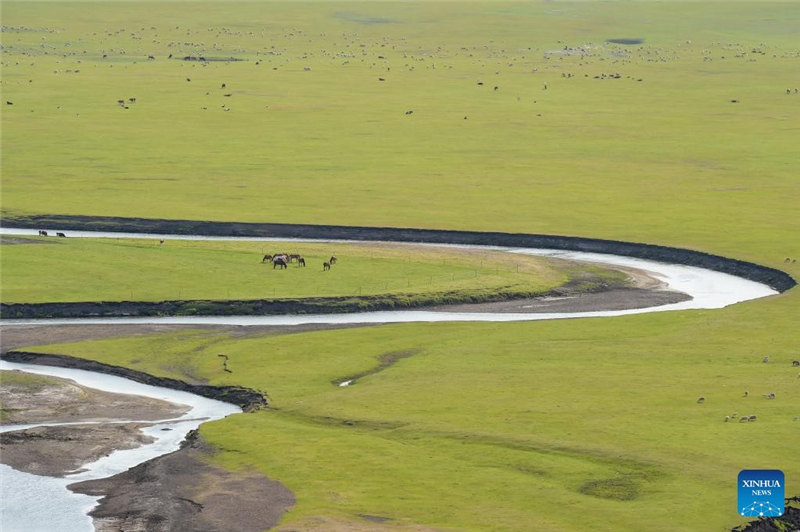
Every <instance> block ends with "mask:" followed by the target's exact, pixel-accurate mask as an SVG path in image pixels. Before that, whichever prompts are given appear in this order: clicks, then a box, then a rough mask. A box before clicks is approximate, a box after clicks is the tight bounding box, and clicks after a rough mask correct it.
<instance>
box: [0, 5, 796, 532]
mask: <svg viewBox="0 0 800 532" xmlns="http://www.w3.org/2000/svg"><path fill="white" fill-rule="evenodd" d="M1 7H2V18H3V31H2V44H3V52H2V64H1V65H0V66H1V67H2V84H0V89H2V103H3V105H2V169H1V170H0V177H2V215H3V218H4V223H5V224H9V225H10V224H11V223H12V222H13V220H14V218H15V217H17V216H25V215H31V214H37V213H46V214H80V215H114V216H139V217H153V218H174V219H196V220H221V221H252V222H297V223H314V224H337V225H364V226H367V225H375V226H396V227H428V228H442V229H469V230H499V231H509V232H532V233H551V234H565V235H575V236H586V237H597V238H614V239H621V240H627V241H638V242H648V243H653V244H662V245H672V246H678V247H686V248H692V249H698V250H702V251H706V252H709V253H715V254H721V255H726V256H729V257H733V258H738V259H743V260H749V261H753V262H757V263H760V264H764V265H768V266H773V267H778V268H781V269H784V270H785V271H787V272H789V273H790V274H792V275H793V276H795V277H796V278H797V277H798V276H800V267H799V266H798V263H796V262H791V261H790V262H785V259H786V258H789V259H792V258H794V259H797V258H800V238H798V234H800V219H799V218H798V216H797V212H798V207H800V201H799V200H800V179H798V175H797V168H798V162H800V159H799V158H798V149H797V147H798V146H800V128H798V124H800V93H796V92H795V88H800V44H798V40H797V32H796V29H797V27H798V26H799V25H800V9H798V7H797V4H796V3H794V2H762V1H752V2H703V1H692V2H645V1H642V2H627V1H623V2H513V3H507V2H403V3H398V2H353V3H345V2H319V3H317V2H298V3H290V2H281V3H260V2H215V3H199V2H180V3H171V2H147V3H144V2H142V3H139V2H91V3H78V2H54V3H49V2H13V1H11V2H3V3H2V6H1ZM609 39H616V40H618V39H634V40H641V41H642V42H640V43H637V44H615V43H610V42H607V40H609ZM170 54H172V58H169V55H170ZM148 56H152V57H153V59H149V58H148ZM187 56H188V57H193V58H199V57H200V56H203V57H205V58H206V59H209V60H207V61H199V60H192V61H184V60H182V58H183V57H187ZM231 57H233V58H236V59H239V60H238V61H221V60H210V59H223V58H231ZM640 80H641V81H640ZM223 84H225V86H224V87H223ZM787 89H788V93H787ZM130 98H135V99H136V101H135V102H132V101H130V100H129V99H130ZM118 100H122V101H123V104H122V105H120V104H118V103H117V101H118ZM7 102H11V104H8V103H7ZM126 107H127V108H126ZM408 111H413V113H410V114H407V112H408ZM101 245H103V246H106V245H107V246H113V245H120V246H121V245H122V244H115V243H111V242H109V243H105V244H99V243H91V242H86V243H83V242H80V243H73V242H72V241H70V242H69V246H70V247H69V248H67V247H64V248H60V249H64V250H67V251H65V252H64V253H50V254H48V255H47V256H46V257H43V256H42V254H43V253H44V252H45V250H44V249H40V248H48V249H55V248H54V246H51V245H48V246H44V245H41V246H39V245H36V246H33V245H31V246H3V247H2V250H0V251H1V252H2V255H3V258H2V261H3V262H2V268H3V274H2V275H3V277H2V281H3V298H4V301H5V300H6V298H11V299H14V298H18V297H21V298H34V297H35V298H43V299H48V300H50V299H55V298H59V297H65V298H70V297H76V296H75V293H76V292H77V293H82V292H83V293H89V294H90V295H91V293H96V294H98V293H100V292H103V291H106V290H111V288H110V287H108V286H106V285H107V284H108V283H102V282H98V281H91V282H90V281H86V280H85V279H84V278H83V277H80V276H81V275H83V273H81V272H80V271H79V270H80V268H79V267H76V266H75V264H76V262H75V258H76V257H81V256H84V254H85V256H87V257H95V259H96V258H97V256H98V255H92V254H100V248H99V247H97V246H101ZM137 245H139V244H136V243H126V244H125V246H130V247H131V249H124V250H123V249H118V250H116V252H115V253H116V257H117V258H115V259H114V261H116V260H117V259H124V260H126V261H127V262H128V263H129V264H130V265H131V271H130V272H115V271H113V270H115V269H116V264H118V262H114V263H111V262H107V263H102V264H100V265H98V267H100V268H101V270H102V272H104V273H109V272H113V275H115V276H117V275H119V276H121V277H114V279H119V281H118V282H120V283H121V284H123V283H128V284H131V283H134V284H135V279H139V278H141V279H148V280H151V278H150V277H139V276H140V275H141V276H143V275H145V274H144V273H143V272H142V271H141V270H140V269H138V268H139V267H140V266H142V265H148V266H151V267H152V268H153V269H154V268H156V266H157V262H155V261H160V260H163V256H164V253H163V252H165V251H168V252H171V253H175V255H173V257H174V258H172V259H170V262H169V263H168V264H170V265H174V266H175V268H176V269H178V268H183V267H184V266H182V264H186V266H185V267H186V268H190V267H191V266H190V265H191V264H192V257H193V256H194V254H199V253H198V252H197V250H196V249H194V248H192V247H191V246H190V245H188V244H187V247H186V248H180V249H177V248H174V249H173V246H172V243H169V246H166V247H165V248H163V249H158V248H157V247H156V246H154V245H153V243H152V242H150V243H147V244H141V245H140V247H139V248H137V247H136V246H137ZM192 245H195V244H192ZM196 245H197V246H206V247H204V248H203V254H204V255H206V257H211V259H210V260H209V262H203V263H202V264H203V266H202V267H200V268H196V270H195V271H193V272H192V274H191V276H192V279H188V280H187V279H182V280H180V281H176V283H185V285H178V284H176V285H175V286H185V287H186V288H185V289H186V290H189V287H195V288H196V287H198V286H203V285H205V287H204V288H203V290H204V293H211V292H212V291H215V290H216V291H218V292H219V293H220V294H221V293H222V291H223V290H225V291H227V290H228V289H230V290H239V289H240V282H241V283H242V284H241V287H244V286H245V285H244V281H242V280H241V279H243V278H245V276H244V274H242V275H241V276H239V277H237V279H233V276H229V274H228V273H226V272H223V271H220V269H217V270H215V269H214V268H216V267H217V266H215V265H216V264H221V263H219V262H218V260H221V259H218V255H219V254H224V255H225V256H226V257H228V259H226V260H230V261H232V262H234V261H238V260H241V264H240V265H239V266H234V265H233V264H232V263H231V265H230V268H234V267H236V268H245V269H247V271H251V269H252V271H254V272H257V273H255V274H254V275H255V276H257V277H253V279H252V280H250V281H248V283H249V282H252V283H254V284H253V285H248V286H258V288H257V290H267V291H268V290H269V287H270V285H269V284H267V283H270V282H272V279H273V276H272V274H273V272H272V271H271V270H270V271H268V272H266V273H264V272H263V271H262V269H261V267H262V265H260V264H258V261H259V260H260V257H259V256H258V254H259V253H260V252H261V250H246V249H236V250H235V253H234V249H233V248H223V249H224V251H220V249H219V248H218V247H217V246H219V244H214V243H209V244H196ZM228 245H230V246H233V244H228ZM71 246H76V247H75V248H72V247H71ZM84 246H85V247H84ZM93 246H95V247H93ZM337 246H338V245H337ZM34 248H35V249H34ZM336 252H337V253H338V254H339V255H342V254H343V253H341V252H340V250H339V249H338V248H337V250H336ZM311 253H312V252H311V251H309V254H311ZM327 253H329V252H328V251H327V250H326V251H325V252H324V253H322V252H321V251H320V254H319V256H320V257H323V256H324V254H327ZM353 253H355V251H353ZM215 257H216V258H215ZM235 257H236V258H235ZM245 259H246V260H245ZM203 260H205V259H203ZM370 260H372V259H371V258H370ZM515 260H518V259H517V258H516V257H515ZM363 261H364V264H365V266H364V267H365V268H368V269H369V268H372V264H377V262H378V259H377V258H376V259H375V261H376V262H374V263H372V262H369V261H368V260H367V258H366V257H365V258H364V259H363ZM95 262H96V260H95ZM120 262H122V261H121V260H120ZM421 262H423V263H425V262H426V261H421ZM380 263H381V265H382V266H385V267H387V268H389V269H390V270H391V271H393V272H394V273H392V274H391V276H393V277H396V276H400V277H401V278H402V276H404V275H409V276H414V278H417V277H418V278H420V279H424V278H425V277H426V276H433V275H438V274H439V272H441V273H442V278H443V279H444V285H446V286H448V287H449V286H450V283H452V282H454V281H455V279H453V278H451V280H450V281H449V282H448V281H447V280H446V276H447V275H448V274H451V275H452V274H453V272H454V271H456V270H455V269H454V268H456V266H455V265H454V264H453V263H449V262H448V263H447V264H440V261H439V259H431V260H428V261H427V263H426V264H420V265H416V266H414V268H413V273H410V272H411V267H410V266H409V265H408V263H405V262H403V259H402V258H400V259H398V258H397V257H394V258H392V257H381V258H380ZM225 264H229V263H225ZM23 265H25V266H23ZM478 267H480V265H478ZM37 269H41V270H38V271H54V270H58V271H63V273H62V275H61V277H62V281H63V279H64V278H69V279H70V280H72V279H74V280H75V281H74V282H73V281H68V282H67V281H65V282H64V283H63V284H64V287H65V291H60V290H61V289H60V288H58V287H54V286H49V285H48V286H47V287H46V288H45V289H44V290H39V289H38V288H36V287H34V286H32V284H33V283H32V282H31V280H32V279H31V278H30V277H26V276H28V275H29V273H28V270H37ZM62 269H63V270H62ZM145 269H147V268H145ZM169 269H170V270H172V266H170V268H169ZM466 269H467V270H469V271H473V270H474V269H475V265H474V264H473V265H472V266H470V267H467V268H466ZM343 270H344V269H341V270H339V269H337V270H335V271H334V274H335V275H340V271H341V272H343ZM177 271H181V270H180V269H178V270H177ZM233 271H234V270H231V272H233ZM236 271H244V270H236ZM387 271H388V270H387ZM434 271H435V272H436V273H433V272H434ZM172 272H173V274H174V273H175V270H172ZM407 272H409V273H407ZM274 273H276V274H279V273H281V272H274ZM285 273H288V275H292V276H299V275H300V272H298V271H296V270H292V271H289V272H285ZM309 273H310V272H309ZM314 273H317V272H314ZM487 273H491V272H487ZM511 273H512V272H511V269H509V275H511ZM543 273H544V272H537V275H539V274H543ZM288 275H287V277H286V278H288ZM320 275H321V272H320ZM495 275H499V272H498V273H496V274H495ZM206 276H210V277H211V278H213V279H214V282H213V283H211V284H209V283H208V282H207V281H206V280H205V279H207V278H208V277H206ZM513 276H516V271H515V270H514V271H513ZM477 279H478V280H482V279H484V276H478V277H477ZM123 280H124V281H123ZM223 280H224V281H223ZM295 280H296V281H297V282H298V285H297V286H300V285H301V284H304V283H303V282H301V280H300V279H299V278H297V279H295ZM403 280H405V279H403ZM485 280H486V281H487V282H490V283H493V282H495V281H498V282H502V283H504V282H506V280H505V279H499V278H497V277H492V275H487V276H486V277H485ZM473 281H474V279H473ZM541 281H542V282H544V283H549V282H553V279H550V278H548V277H547V276H546V275H543V276H542V277H541ZM262 282H263V283H264V284H261V283H262ZM293 282H295V281H293ZM356 282H358V281H356V280H353V279H351V280H348V281H346V283H347V286H349V289H350V290H353V289H354V287H355V284H354V283H356ZM526 282H533V281H532V280H531V279H528V280H526ZM84 283H85V284H84ZM342 283H343V285H342V286H344V283H345V281H342ZM139 284H144V283H139ZM168 284H169V286H166V285H156V286H155V287H154V288H153V290H152V292H150V293H146V292H145V290H148V289H147V288H145V287H137V286H131V287H129V286H128V285H125V290H126V292H127V291H128V290H135V292H134V296H136V298H140V297H141V298H150V297H152V298H161V297H162V296H160V295H159V294H163V298H165V299H167V298H172V297H174V296H173V295H172V293H173V292H174V288H172V286H173V284H172V283H168ZM67 285H72V288H71V290H73V293H71V294H70V293H67V290H66V287H67ZM444 285H443V286H444ZM487 286H488V287H491V286H495V285H491V284H490V285H487ZM19 287H22V288H21V291H20V292H14V290H16V289H17V288H19ZM162 287H163V288H162ZM227 287H230V288H227ZM312 287H313V285H311V286H306V287H305V289H308V290H313V288H312ZM140 290H141V292H140ZM254 290H256V289H255V288H254ZM137 294H139V295H137ZM181 294H183V292H181ZM128 295H129V294H127V293H123V294H122V296H121V297H126V298H127V297H128ZM96 297H100V296H99V295H97V296H96ZM109 297H117V296H109ZM182 297H186V296H185V295H183V296H182ZM231 297H232V296H231ZM798 315H800V296H798V291H797V289H793V290H791V291H789V292H787V293H784V294H781V295H779V296H774V297H770V298H766V299H762V300H758V301H751V302H748V303H744V304H738V305H734V306H732V307H729V308H725V309H720V310H714V311H682V312H665V313H654V314H651V315H637V316H629V317H618V318H608V319H587V320H565V321H554V322H532V323H503V324H488V323H482V324H479V323H470V324H404V325H390V326H373V327H366V328H358V329H347V330H330V331H318V332H305V333H297V334H287V335H280V336H278V335H269V334H266V333H265V334H260V333H255V332H251V333H250V334H249V335H248V336H247V337H241V336H236V337H233V336H228V335H226V334H225V333H220V332H219V331H203V330H196V331H184V332H181V333H172V334H162V335H153V336H148V337H135V338H134V337H132V338H125V339H115V340H96V341H93V342H82V343H76V344H69V345H52V346H47V347H41V348H38V349H39V350H41V351H43V352H44V351H46V352H57V353H65V354H70V355H73V356H81V357H87V358H92V359H97V360H102V361H104V362H110V363H114V364H123V365H126V366H130V367H134V368H136V369H140V370H142V371H147V372H150V373H153V374H157V375H166V376H171V377H176V378H182V379H186V380H193V381H198V382H206V381H207V382H209V383H211V384H240V385H244V386H250V387H254V388H257V389H260V390H264V391H265V392H266V393H267V394H268V395H269V397H270V400H271V405H272V408H270V409H268V410H265V411H261V412H258V413H254V414H247V415H239V416H233V417H231V418H228V419H225V420H221V421H218V422H215V423H210V424H207V425H204V426H203V427H202V428H201V432H202V434H203V436H204V437H205V438H206V439H207V440H208V441H209V442H211V443H212V444H213V445H215V446H217V447H218V448H219V450H220V451H219V453H218V454H217V455H216V456H215V458H214V460H215V461H216V462H217V463H219V464H222V465H225V466H227V467H230V468H255V469H257V470H260V471H263V472H264V473H266V474H268V475H269V476H270V477H271V478H273V479H275V480H278V481H280V482H282V483H284V484H286V486H288V487H289V488H290V489H291V490H292V491H293V492H294V493H295V495H296V497H297V505H296V507H295V508H294V509H293V510H291V511H290V512H289V513H288V514H287V515H286V516H285V518H284V521H283V523H282V526H284V525H285V528H287V529H304V528H308V529H310V528H315V527H316V528H325V523H327V524H328V525H329V526H328V528H335V527H336V526H339V527H343V528H346V527H350V528H351V529H359V527H360V528H362V529H370V530H374V529H378V528H380V527H385V528H386V529H398V530H400V529H404V528H407V529H414V530H418V529H426V528H434V529H443V530H614V531H617V530H636V531H638V530H681V531H683V530H727V529H730V527H732V526H735V525H738V524H741V523H743V522H745V520H744V519H742V518H739V517H738V515H737V513H736V476H737V474H738V472H739V471H740V470H742V469H749V468H777V469H781V470H783V471H784V473H785V474H786V484H787V485H786V492H787V495H789V494H791V495H798V494H800V480H799V479H800V460H798V458H797V448H798V444H800V421H794V419H795V418H796V417H798V416H800V378H798V374H797V368H793V367H792V365H791V361H792V360H793V359H795V360H796V359H800V351H798V347H797V346H798V340H800V335H799V334H798V332H797V316H798ZM219 353H225V354H228V356H229V357H230V358H229V367H230V368H231V369H232V371H233V373H230V374H228V373H225V372H224V371H223V368H222V367H221V366H220V359H219V358H218V357H217V354H219ZM765 355H769V356H770V357H771V361H770V363H768V364H764V363H762V362H761V360H762V357H763V356H765ZM385 360H390V361H394V364H393V365H391V366H389V367H387V368H384V369H382V371H379V372H377V373H373V374H369V372H370V371H371V370H373V369H375V368H377V367H379V366H380V365H381V362H382V361H385ZM367 374H368V375H367ZM354 375H366V376H364V377H361V378H359V379H358V381H357V383H356V384H355V385H353V386H350V387H344V388H342V387H338V386H335V385H334V384H333V383H334V382H337V381H338V380H340V379H342V378H347V377H351V376H354ZM744 391H749V395H750V397H747V398H745V397H744ZM771 392H774V393H775V394H776V399H774V400H768V399H765V398H764V397H762V394H768V393H771ZM699 396H704V397H705V398H706V401H705V403H703V404H697V402H696V399H697V398H698V397H699ZM733 413H736V414H739V415H751V414H754V415H757V416H758V421H757V422H755V423H734V422H729V423H725V421H724V419H725V416H732V415H733ZM365 515H367V516H382V517H387V518H390V519H392V520H391V521H386V522H384V523H383V524H379V523H376V522H372V521H367V520H365V518H364V517H363V516H365ZM320 523H322V525H320ZM334 525H335V526H334Z"/></svg>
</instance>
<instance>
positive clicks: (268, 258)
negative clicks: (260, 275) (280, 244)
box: [261, 253, 272, 263]
mask: <svg viewBox="0 0 800 532" xmlns="http://www.w3.org/2000/svg"><path fill="white" fill-rule="evenodd" d="M270 261H272V255H270V254H269V253H267V254H266V255H264V258H263V259H261V262H262V263H264V262H270Z"/></svg>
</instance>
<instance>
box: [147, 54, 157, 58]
mask: <svg viewBox="0 0 800 532" xmlns="http://www.w3.org/2000/svg"><path fill="white" fill-rule="evenodd" d="M147 58H148V59H155V58H156V56H154V55H148V56H147Z"/></svg>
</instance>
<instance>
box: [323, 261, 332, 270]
mask: <svg viewBox="0 0 800 532" xmlns="http://www.w3.org/2000/svg"><path fill="white" fill-rule="evenodd" d="M330 269H331V263H330V262H323V263H322V271H323V272H325V271H328V270H330Z"/></svg>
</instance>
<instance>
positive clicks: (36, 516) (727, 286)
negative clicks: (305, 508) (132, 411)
mask: <svg viewBox="0 0 800 532" xmlns="http://www.w3.org/2000/svg"><path fill="white" fill-rule="evenodd" d="M46 229H47V230H48V231H49V232H53V233H54V232H55V231H57V229H50V228H46ZM0 234H3V235H37V234H38V232H37V231H36V230H26V229H11V228H0ZM68 236H69V237H73V238H74V237H93V238H153V239H165V240H166V239H170V240H244V241H279V242H287V241H298V242H325V241H330V240H314V239H287V238H240V237H206V236H185V235H157V234H137V233H107V232H105V233H100V232H88V231H69V232H68ZM330 242H348V241H330ZM352 243H365V242H363V241H358V242H352ZM393 244H397V243H393ZM405 245H409V246H419V245H424V244H405ZM436 245H437V246H440V245H441V244H436ZM457 247H473V248H480V249H493V250H501V251H506V252H509V253H521V254H528V255H539V256H547V257H555V258H563V259H569V260H578V261H585V262H591V263H598V264H606V265H616V266H623V267H626V268H637V269H640V270H645V271H646V272H649V273H650V274H651V275H652V276H653V277H656V278H657V279H659V280H661V281H663V282H664V283H665V285H666V287H667V288H668V289H670V290H676V291H679V292H684V293H686V294H688V295H690V296H691V299H690V300H687V301H683V302H680V303H674V304H669V305H662V306H658V307H650V308H639V309H628V310H616V311H595V312H569V313H563V312H562V313H497V314H493V313H477V312H435V311H388V312H365V313H350V314H316V315H295V316H206V317H163V318H151V317H146V318H97V319H95V318H91V319H45V320H2V321H0V325H35V324H42V325H43V324H53V325H55V324H70V323H80V324H112V323H113V324H121V323H159V324H196V325H203V324H231V325H299V324H305V323H329V324H348V323H398V322H433V321H437V322H441V321H524V320H545V319H563V318H579V317H580V318H587V317H605V316H621V315H625V314H639V313H645V312H656V311H659V312H661V311H670V310H685V309H712V308H722V307H726V306H728V305H732V304H734V303H738V302H742V301H747V300H751V299H757V298H761V297H766V296H770V295H774V294H777V292H776V291H775V290H773V289H771V288H769V287H768V286H766V285H763V284H760V283H756V282H754V281H749V280H746V279H742V278H739V277H735V276H733V275H728V274H725V273H720V272H715V271H711V270H706V269H703V268H697V267H693V266H683V265H676V264H666V263H661V262H654V261H649V260H644V259H637V258H630V257H621V256H615V255H606V254H599V253H584V252H577V251H560V250H547V249H516V248H514V249H512V248H501V247H492V246H457ZM12 368H13V369H24V370H25V371H30V372H31V373H40V374H47V375H54V376H64V377H67V378H71V379H73V380H76V381H78V382H79V383H81V384H84V385H86V386H90V387H93V388H98V389H101V390H109V391H115V392H120V393H136V394H141V395H146V396H148V397H157V398H159V399H165V400H168V401H173V402H177V403H184V404H190V405H192V406H195V405H197V406H195V408H194V409H193V410H192V411H191V412H189V413H188V414H186V415H185V416H183V417H184V418H197V417H204V418H207V419H218V418H221V417H224V416H227V415H229V414H231V413H234V412H237V411H239V410H238V408H236V407H234V406H232V405H229V404H226V403H220V402H218V401H212V400H210V399H205V398H201V397H198V396H194V395H192V394H188V393H185V392H176V391H173V390H167V389H163V388H155V387H152V386H146V385H143V384H138V383H135V382H132V381H128V380H126V379H121V378H119V377H112V376H108V375H100V374H95V373H91V372H86V371H81V370H70V369H62V368H50V367H43V366H36V365H28V364H12V363H9V362H2V361H0V369H12ZM199 424H200V421H197V420H195V421H181V422H175V421H169V422H167V425H168V426H170V427H171V428H172V429H173V430H172V431H169V432H165V431H162V430H161V428H163V427H164V426H165V425H156V426H154V427H152V428H151V429H149V430H148V434H151V435H153V436H155V437H159V441H158V442H157V443H155V444H152V445H147V446H143V447H140V448H138V449H132V450H127V451H116V452H114V453H112V454H111V455H110V456H108V457H106V458H103V459H101V460H99V461H98V462H95V463H94V464H90V465H89V466H87V468H88V469H89V470H88V471H86V472H83V473H80V474H77V475H74V476H70V477H68V478H66V479H55V478H49V477H41V476H35V475H29V474H27V473H20V472H17V471H15V470H13V469H11V468H9V467H7V466H2V465H0V482H2V497H3V499H2V505H0V512H2V516H1V517H0V530H2V531H3V532H8V531H16V530H20V531H25V532H27V531H34V530H43V531H52V530H60V531H73V530H74V531H84V530H87V531H88V530H92V524H91V519H90V518H89V517H88V516H87V515H86V512H87V511H89V509H91V508H92V507H93V506H94V504H95V502H96V499H95V498H94V497H88V496H83V495H76V494H74V493H72V492H69V491H68V490H66V485H67V484H70V483H72V482H76V481H80V480H87V479H90V478H92V479H94V478H104V477H107V476H110V475H113V474H116V473H119V472H122V471H125V470H127V469H128V468H130V467H132V466H134V465H136V464H138V463H141V462H143V461H146V460H149V459H151V458H154V457H156V456H159V455H161V454H165V453H168V452H171V451H173V450H176V449H177V448H178V446H179V444H180V441H181V440H182V439H183V437H184V435H185V434H186V432H188V431H189V430H191V429H193V428H196V427H197V426H198V425H199ZM45 508H46V511H43V509H45Z"/></svg>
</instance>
